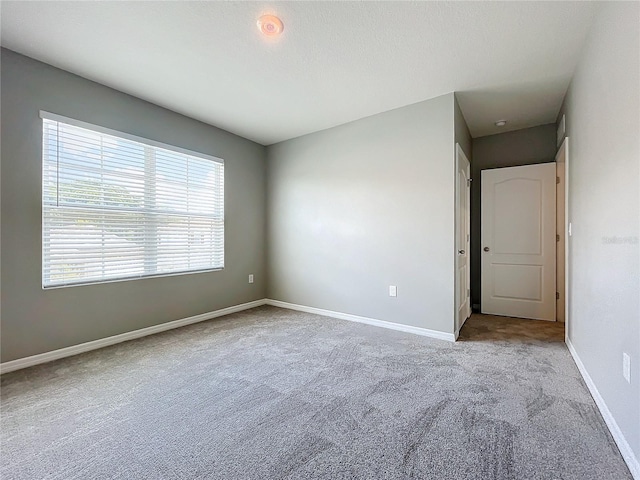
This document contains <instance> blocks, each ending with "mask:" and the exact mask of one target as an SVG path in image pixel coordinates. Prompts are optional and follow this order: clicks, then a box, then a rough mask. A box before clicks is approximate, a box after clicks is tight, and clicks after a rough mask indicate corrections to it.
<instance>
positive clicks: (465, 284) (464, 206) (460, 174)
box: [456, 144, 471, 332]
mask: <svg viewBox="0 0 640 480" xmlns="http://www.w3.org/2000/svg"><path fill="white" fill-rule="evenodd" d="M456 166H457V169H456V171H457V188H456V259H457V260H456V306H457V316H456V332H459V331H460V329H461V328H462V325H463V324H464V322H465V320H466V319H467V318H469V316H470V315H471V297H470V290H469V287H470V283H469V282H470V275H469V273H470V265H471V264H470V262H469V250H470V249H469V233H470V230H471V216H470V208H469V207H470V199H471V195H470V187H471V185H470V180H469V173H470V166H469V160H468V159H467V157H466V155H465V154H464V152H463V150H462V148H460V145H458V144H456Z"/></svg>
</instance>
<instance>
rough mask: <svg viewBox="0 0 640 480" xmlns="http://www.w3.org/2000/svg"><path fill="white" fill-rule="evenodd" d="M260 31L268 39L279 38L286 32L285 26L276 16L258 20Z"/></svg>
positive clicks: (262, 17) (263, 16)
mask: <svg viewBox="0 0 640 480" xmlns="http://www.w3.org/2000/svg"><path fill="white" fill-rule="evenodd" d="M258 30H260V32H261V33H262V34H263V35H266V36H268V37H277V36H278V35H280V34H281V33H282V30H284V25H283V24H282V20H280V19H279V18H278V17H276V16H275V15H262V16H261V17H260V18H259V19H258Z"/></svg>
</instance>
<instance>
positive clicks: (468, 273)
mask: <svg viewBox="0 0 640 480" xmlns="http://www.w3.org/2000/svg"><path fill="white" fill-rule="evenodd" d="M461 157H462V158H463V159H464V161H466V164H467V165H468V166H469V168H468V170H467V179H468V182H467V187H466V188H467V209H466V212H467V215H466V216H467V218H466V223H467V235H468V237H467V241H466V246H465V247H463V248H464V249H465V250H466V259H467V268H466V277H467V285H466V291H467V307H468V308H467V312H466V318H465V319H464V320H463V321H462V322H461V323H460V325H458V321H459V312H458V308H459V306H460V298H459V292H460V290H461V288H460V287H461V286H460V285H459V275H458V262H459V259H460V255H459V253H458V250H459V246H458V236H459V232H458V225H459V220H460V218H459V217H460V209H459V199H460V192H459V188H460V187H459V183H460V182H459V181H458V171H459V170H460V159H461ZM470 181H471V162H469V159H468V158H467V156H466V155H465V153H464V150H462V147H461V146H460V144H459V143H456V165H455V189H454V191H455V202H454V205H455V228H454V242H453V247H454V258H455V262H454V268H455V275H454V277H455V280H454V283H455V285H454V289H455V290H454V291H455V295H454V303H455V308H454V315H455V318H454V327H455V338H456V339H457V338H458V335H459V333H460V330H461V329H462V326H463V325H464V322H465V321H466V320H467V319H468V318H469V317H470V316H471V251H470V250H471V249H470V245H471V243H470V237H471V208H470V207H471V184H470V183H469V182H470Z"/></svg>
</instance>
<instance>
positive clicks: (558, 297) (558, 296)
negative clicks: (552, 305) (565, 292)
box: [556, 292, 560, 300]
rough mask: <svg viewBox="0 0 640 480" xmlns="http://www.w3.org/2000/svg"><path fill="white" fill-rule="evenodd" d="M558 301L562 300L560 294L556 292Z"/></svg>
mask: <svg viewBox="0 0 640 480" xmlns="http://www.w3.org/2000/svg"><path fill="white" fill-rule="evenodd" d="M556 300H560V292H556Z"/></svg>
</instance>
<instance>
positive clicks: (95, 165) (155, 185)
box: [41, 112, 224, 287]
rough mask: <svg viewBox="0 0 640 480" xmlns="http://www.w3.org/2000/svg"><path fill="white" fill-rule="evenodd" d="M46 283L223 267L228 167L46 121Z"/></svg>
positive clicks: (67, 122)
mask: <svg viewBox="0 0 640 480" xmlns="http://www.w3.org/2000/svg"><path fill="white" fill-rule="evenodd" d="M41 117H42V118H43V148H42V232H43V238H42V260H43V263H42V283H43V286H44V287H51V286H60V285H73V284H83V283H95V282H103V281H111V280H117V279H127V278H138V277H145V276H153V275H164V274H171V273H181V272H193V271H202V270H213V269H220V268H223V267H224V162H223V161H222V160H220V159H218V158H214V157H209V156H206V155H202V154H198V153H194V152H189V151H186V150H183V149H180V148H177V147H171V146H168V145H162V144H159V143H156V142H153V141H150V140H145V139H142V138H138V137H133V136H131V135H127V134H124V133H120V132H114V131H111V130H107V129H104V128H101V127H96V126H93V125H88V124H84V123H82V122H78V121H76V120H71V119H67V118H64V117H60V116H57V115H54V114H50V113H46V112H41Z"/></svg>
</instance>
